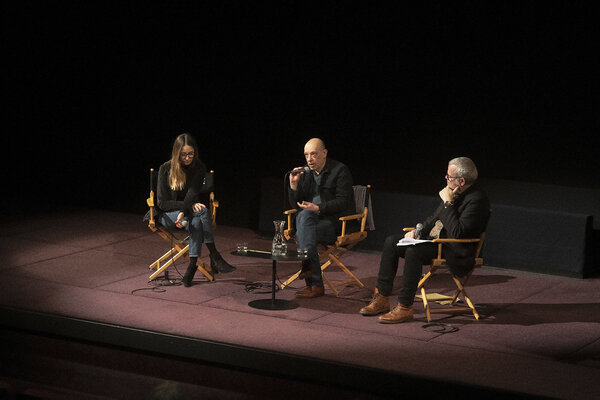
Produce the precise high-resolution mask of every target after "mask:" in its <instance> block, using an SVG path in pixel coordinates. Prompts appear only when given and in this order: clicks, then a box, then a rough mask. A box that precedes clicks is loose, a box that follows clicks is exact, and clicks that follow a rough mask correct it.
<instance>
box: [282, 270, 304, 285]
mask: <svg viewBox="0 0 600 400" xmlns="http://www.w3.org/2000/svg"><path fill="white" fill-rule="evenodd" d="M300 272H302V271H298V272H296V273H295V274H294V275H292V276H290V278H289V279H288V280H287V281H285V282H283V283H282V284H281V286H280V287H281V289H283V288H285V287H286V286H288V285H289V284H290V283H292V282H294V281H295V280H296V279H298V277H299V276H300Z"/></svg>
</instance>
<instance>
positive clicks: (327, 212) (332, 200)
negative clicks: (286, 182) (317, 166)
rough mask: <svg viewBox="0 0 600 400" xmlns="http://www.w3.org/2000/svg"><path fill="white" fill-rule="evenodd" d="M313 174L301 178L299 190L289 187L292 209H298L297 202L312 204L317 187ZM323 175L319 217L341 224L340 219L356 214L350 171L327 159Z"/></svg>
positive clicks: (344, 166) (343, 165)
mask: <svg viewBox="0 0 600 400" xmlns="http://www.w3.org/2000/svg"><path fill="white" fill-rule="evenodd" d="M312 174H313V172H312V171H311V172H310V173H305V174H303V175H302V176H301V177H300V181H299V182H298V189H297V190H292V189H291V188H289V186H288V199H289V202H290V205H291V207H292V208H298V205H297V204H296V203H297V202H302V201H309V202H312V194H313V192H314V188H315V185H316V183H315V180H314V179H313V177H312ZM321 175H322V178H321V185H320V187H319V195H320V196H321V204H320V205H319V215H320V216H321V218H327V219H330V220H332V221H333V222H334V223H336V224H339V221H338V218H339V217H342V216H346V215H351V214H355V213H356V206H355V204H354V191H353V190H352V184H353V182H352V175H351V174H350V169H349V168H348V167H347V166H346V165H345V164H342V163H341V162H339V161H336V160H333V159H331V158H327V160H326V162H325V166H324V167H323V170H322V171H321Z"/></svg>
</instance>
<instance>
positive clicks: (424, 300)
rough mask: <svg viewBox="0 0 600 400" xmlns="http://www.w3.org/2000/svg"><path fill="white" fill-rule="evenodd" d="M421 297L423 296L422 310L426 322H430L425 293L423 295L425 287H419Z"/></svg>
mask: <svg viewBox="0 0 600 400" xmlns="http://www.w3.org/2000/svg"><path fill="white" fill-rule="evenodd" d="M421 296H423V308H425V314H426V315H427V322H431V311H430V310H429V302H427V293H425V287H421Z"/></svg>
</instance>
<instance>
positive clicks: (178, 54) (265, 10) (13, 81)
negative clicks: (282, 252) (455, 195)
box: [2, 1, 600, 228]
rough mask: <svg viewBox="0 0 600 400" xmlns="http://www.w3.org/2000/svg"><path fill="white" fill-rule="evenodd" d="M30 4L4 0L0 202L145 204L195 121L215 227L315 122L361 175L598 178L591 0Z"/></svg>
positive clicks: (419, 181)
mask: <svg viewBox="0 0 600 400" xmlns="http://www.w3.org/2000/svg"><path fill="white" fill-rule="evenodd" d="M198 3H201V4H202V5H198V4H196V2H189V3H187V2H174V1H169V2H162V3H161V4H160V5H151V4H146V3H142V2H140V3H135V4H134V3H128V2H119V3H110V2H97V3H95V2H89V3H88V2H73V3H69V2H56V3H53V4H47V3H44V4H40V3H35V2H19V3H18V4H12V5H7V6H3V8H4V9H5V10H4V12H3V13H2V14H3V17H2V18H3V48H4V57H3V60H4V62H3V65H5V66H6V67H7V68H6V69H5V71H4V74H3V78H4V81H5V85H4V86H5V90H4V93H5V99H6V100H8V105H7V106H5V113H6V118H5V119H4V125H5V129H4V132H3V133H4V134H3V136H4V138H3V141H6V144H5V145H4V146H3V147H4V148H5V153H6V156H5V157H3V158H4V165H5V167H4V168H3V172H4V177H5V179H6V181H5V190H3V192H4V193H3V195H2V198H3V204H2V209H3V212H4V213H10V214H14V213H15V212H19V211H22V212H31V211H32V210H37V211H40V210H48V209H60V208H64V207H73V206H81V207H99V208H106V209H113V210H119V211H127V212H139V213H140V214H143V213H144V212H145V209H146V207H145V205H144V204H145V198H146V197H147V190H148V170H149V168H150V167H155V168H158V166H159V165H160V164H161V163H162V162H164V161H166V160H167V159H168V158H169V156H170V147H171V144H172V141H173V139H174V137H175V136H176V135H177V134H179V133H181V132H186V131H187V132H189V133H191V134H193V135H194V136H195V137H196V138H197V139H198V142H199V145H200V148H201V149H200V153H201V158H202V159H203V160H204V162H205V163H206V164H207V165H208V166H209V168H212V169H214V170H215V171H216V174H217V187H218V193H219V199H220V201H221V203H222V211H221V214H220V222H221V223H224V224H230V225H238V226H248V227H251V228H253V227H256V224H257V221H258V216H257V213H258V210H259V204H258V203H259V200H260V186H259V185H260V181H261V179H262V178H265V177H274V178H283V175H284V173H285V171H288V170H289V169H291V168H292V167H295V166H298V165H301V164H303V163H304V160H303V157H302V152H303V145H304V143H305V142H306V140H307V139H309V138H310V137H313V136H320V137H322V138H323V139H324V140H325V141H326V143H327V146H328V148H329V155H330V156H331V157H333V158H336V159H339V160H342V161H344V162H346V163H347V164H348V165H349V166H350V168H351V170H352V171H353V174H354V176H355V181H357V182H359V183H372V184H373V185H374V188H376V189H377V190H382V191H383V190H385V191H408V192H416V193H426V194H433V193H435V192H437V190H439V187H441V185H443V175H444V173H445V169H446V163H447V161H448V160H449V159H450V158H453V157H455V156H459V155H467V156H470V157H471V158H473V159H474V160H475V162H476V163H477V165H478V167H479V170H480V175H481V176H482V177H486V178H490V179H500V180H513V181H520V182H531V183H543V184H551V185H558V186H562V187H561V188H557V190H569V188H593V189H598V188H599V187H600V183H599V182H600V179H598V176H599V173H600V167H599V162H598V156H597V153H598V143H599V142H598V139H597V133H598V127H599V124H598V112H599V111H600V109H599V107H598V105H599V102H598V89H599V80H598V66H599V65H598V63H597V61H596V58H597V55H598V37H599V35H598V33H599V32H598V28H597V26H598V12H597V8H596V7H595V6H593V5H589V4H587V3H583V2H582V3H575V4H572V2H562V3H546V2H540V3H535V2H508V3H507V2H501V3H498V4H494V5H493V6H492V5H490V4H488V2H428V3H426V4H425V5H422V6H414V5H411V6H402V5H390V4H388V3H385V2H361V3H355V2H346V1H337V2H336V1H333V2H314V3H313V2H292V1H279V2H273V3H267V2H231V1H224V2H206V3H205V2H198Z"/></svg>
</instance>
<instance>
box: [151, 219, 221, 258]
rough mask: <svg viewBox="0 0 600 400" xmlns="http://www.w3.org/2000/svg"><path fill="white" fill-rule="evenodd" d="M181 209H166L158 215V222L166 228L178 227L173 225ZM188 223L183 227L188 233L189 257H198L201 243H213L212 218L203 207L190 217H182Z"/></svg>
mask: <svg viewBox="0 0 600 400" xmlns="http://www.w3.org/2000/svg"><path fill="white" fill-rule="evenodd" d="M180 212H181V211H168V212H165V213H162V214H161V215H160V219H159V222H160V224H161V225H162V226H164V227H165V228H167V229H176V230H179V228H178V227H177V226H176V225H175V221H177V216H178V215H179V213H180ZM184 219H185V220H186V221H188V225H187V226H186V227H185V228H183V229H185V230H187V231H188V232H189V233H190V257H200V252H201V250H202V243H214V241H215V239H214V236H213V232H212V218H211V215H210V211H208V209H207V208H203V209H202V210H200V211H199V212H195V211H194V213H193V214H192V218H188V217H186V218H184Z"/></svg>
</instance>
